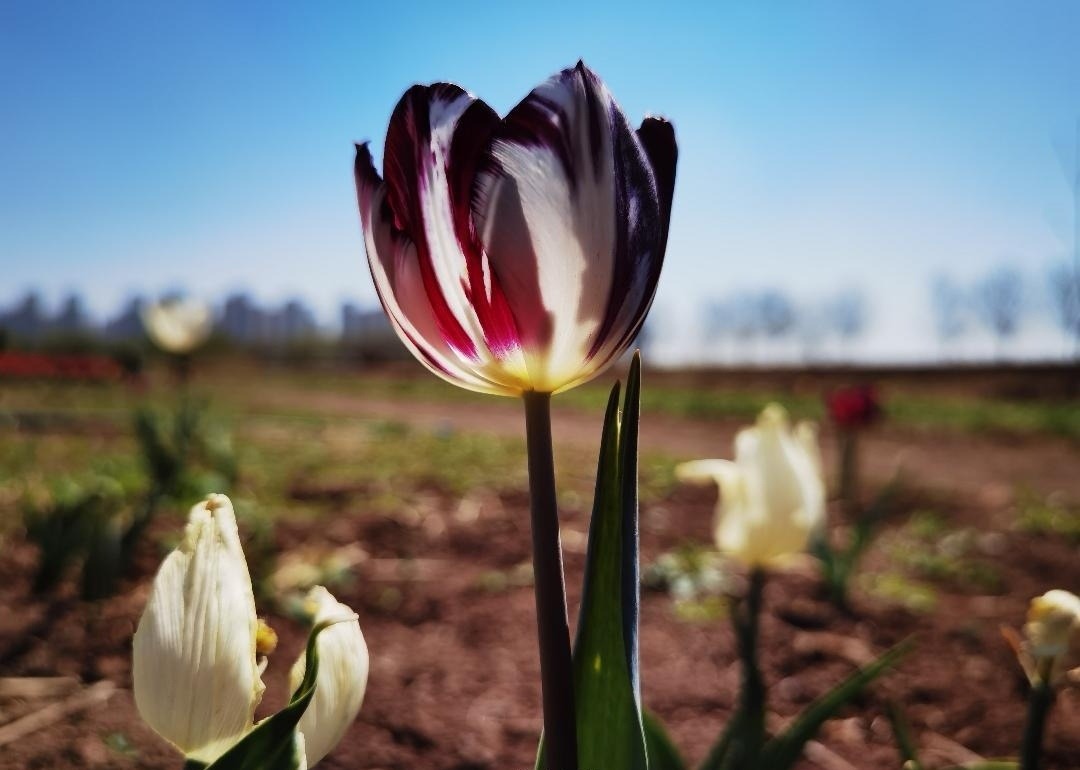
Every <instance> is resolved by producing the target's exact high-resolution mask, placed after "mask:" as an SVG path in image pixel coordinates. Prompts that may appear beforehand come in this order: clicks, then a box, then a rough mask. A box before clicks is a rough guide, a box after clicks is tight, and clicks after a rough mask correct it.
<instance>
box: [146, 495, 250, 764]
mask: <svg viewBox="0 0 1080 770" xmlns="http://www.w3.org/2000/svg"><path fill="white" fill-rule="evenodd" d="M256 626H257V620H256V616H255V599H254V596H253V595H252V591H251V578H250V577H249V575H248V569H247V563H246V562H245V560H244V553H243V550H242V549H241V547H240V538H239V534H238V532H237V529H236V518H235V516H234V514H233V509H232V503H231V502H229V499H228V498H227V497H225V496H224V495H211V496H210V497H208V498H207V499H206V501H204V502H202V503H200V504H199V505H197V506H195V507H194V508H193V509H192V511H191V514H190V517H189V521H188V525H187V528H186V530H185V532H184V539H183V542H182V543H181V544H180V546H179V547H178V548H177V549H176V550H175V551H173V552H172V553H171V554H169V556H168V557H166V559H165V562H164V563H163V564H162V566H161V569H160V570H159V571H158V574H157V576H156V577H155V578H154V585H153V589H152V591H151V594H150V599H149V601H148V602H147V605H146V609H145V610H144V612H143V616H142V618H141V619H140V620H139V627H138V629H137V630H136V632H135V639H134V656H133V671H132V678H133V680H134V690H135V704H136V706H137V707H138V709H139V713H140V715H141V716H142V718H143V719H144V720H146V722H147V723H148V724H149V725H150V726H151V727H152V728H154V730H156V731H157V732H158V733H159V734H160V735H161V736H162V737H164V738H165V739H167V740H168V741H170V742H171V743H173V744H174V745H176V746H177V747H178V748H179V749H180V750H181V751H182V752H184V754H186V755H188V756H190V757H192V758H195V759H198V760H200V761H203V762H207V763H208V762H211V761H212V760H214V759H215V758H217V757H218V756H219V755H220V754H221V753H222V752H223V751H225V749H227V748H228V747H229V746H231V745H232V744H233V743H235V742H236V741H237V740H239V739H240V738H241V737H242V736H243V735H244V734H245V733H246V732H247V731H248V730H249V729H250V728H251V726H252V721H253V718H254V714H255V707H256V706H257V705H258V703H259V699H260V698H261V697H262V692H263V683H262V680H261V679H260V677H259V669H258V664H257V661H256V659H255V632H256Z"/></svg>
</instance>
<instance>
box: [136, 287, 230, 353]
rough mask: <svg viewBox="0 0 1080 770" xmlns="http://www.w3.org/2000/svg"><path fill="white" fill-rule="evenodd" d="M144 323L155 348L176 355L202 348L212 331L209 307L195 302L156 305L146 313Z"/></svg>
mask: <svg viewBox="0 0 1080 770" xmlns="http://www.w3.org/2000/svg"><path fill="white" fill-rule="evenodd" d="M142 322H143V326H144V327H145V328H146V333H147V334H148V335H149V336H150V339H151V340H152V341H153V343H154V344H155V345H157V346H158V347H159V348H161V349H162V350H164V351H165V352H166V353H175V354H177V355H181V354H184V353H190V352H191V351H192V350H194V349H195V348H197V347H199V346H200V345H202V344H203V343H204V342H206V339H207V338H208V337H209V336H210V332H211V331H212V330H213V317H212V315H211V313H210V308H209V307H207V306H206V304H205V303H202V302H199V301H198V300H194V299H179V298H173V299H167V300H163V301H161V302H155V303H154V304H152V305H150V306H148V307H147V308H145V309H144V310H143V312H142Z"/></svg>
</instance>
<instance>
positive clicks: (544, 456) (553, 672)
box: [524, 392, 577, 770]
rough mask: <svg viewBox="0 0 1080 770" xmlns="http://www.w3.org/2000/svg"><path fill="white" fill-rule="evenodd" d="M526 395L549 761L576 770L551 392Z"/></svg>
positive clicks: (555, 768) (551, 766)
mask: <svg viewBox="0 0 1080 770" xmlns="http://www.w3.org/2000/svg"><path fill="white" fill-rule="evenodd" d="M524 398H525V436H526V444H527V446H528V453H529V497H530V502H531V506H530V507H531V512H532V538H533V583H534V586H535V589H536V626H537V637H538V639H539V645H540V684H541V689H542V692H543V703H544V745H545V756H546V764H547V768H548V770H577V726H576V717H575V710H574V681H573V662H572V657H571V653H570V625H569V622H568V621H567V616H566V587H565V584H564V578H563V563H562V545H561V543H560V541H559V511H558V506H557V504H556V499H555V463H554V455H553V453H552V446H551V394H549V393H536V392H529V393H526V394H525V396H524Z"/></svg>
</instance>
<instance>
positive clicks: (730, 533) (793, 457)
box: [676, 404, 825, 568]
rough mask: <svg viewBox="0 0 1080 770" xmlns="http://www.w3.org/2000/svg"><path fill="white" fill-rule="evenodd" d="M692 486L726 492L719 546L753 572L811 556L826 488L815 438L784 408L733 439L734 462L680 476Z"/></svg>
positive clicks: (719, 514) (698, 466) (701, 464)
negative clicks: (810, 544)
mask: <svg viewBox="0 0 1080 770" xmlns="http://www.w3.org/2000/svg"><path fill="white" fill-rule="evenodd" d="M676 473H677V475H678V477H679V478H680V479H683V480H686V481H712V482H715V483H716V484H718V485H719V487H720V500H719V502H718V503H717V509H716V526H715V530H714V532H715V537H716V544H717V547H718V548H719V549H720V550H721V551H722V552H724V553H726V554H728V555H729V556H731V557H733V558H735V559H738V560H739V561H742V562H743V563H745V564H747V565H748V566H751V567H754V568H758V567H764V566H767V565H769V564H771V563H776V562H782V561H784V560H787V559H789V558H790V557H791V556H793V555H795V554H798V553H800V552H802V551H804V550H805V549H806V546H807V544H808V542H809V540H810V538H811V536H812V535H813V534H814V533H815V532H816V531H817V530H818V529H819V528H820V527H821V526H823V524H824V520H825V482H824V480H823V478H822V471H821V456H820V452H819V450H818V445H817V431H816V430H815V428H814V426H813V425H811V424H809V423H800V424H799V425H797V426H796V427H795V429H794V431H793V430H792V429H791V427H790V425H789V423H788V417H787V413H786V412H785V411H784V409H783V407H781V406H779V405H777V404H771V405H769V406H768V407H766V408H765V410H764V411H763V412H762V413H761V415H760V416H759V417H758V420H757V424H756V425H755V426H754V427H752V428H746V429H744V430H741V431H739V433H738V435H737V436H736V438H735V461H734V462H731V461H728V460H697V461H694V462H689V463H683V464H682V465H680V466H679V467H678V468H677V469H676Z"/></svg>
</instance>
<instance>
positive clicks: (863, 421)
mask: <svg viewBox="0 0 1080 770" xmlns="http://www.w3.org/2000/svg"><path fill="white" fill-rule="evenodd" d="M825 408H826V411H827V412H828V413H829V419H830V420H832V422H833V423H834V424H835V425H836V426H837V427H838V428H840V429H842V430H857V429H859V428H865V427H866V426H868V425H871V424H872V423H874V422H875V421H876V420H878V419H879V418H880V417H881V402H880V401H879V400H878V396H877V391H876V390H875V389H874V388H873V387H872V386H870V385H852V386H849V387H845V388H837V389H836V390H834V391H832V392H831V393H829V394H828V395H827V396H826V397H825Z"/></svg>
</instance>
